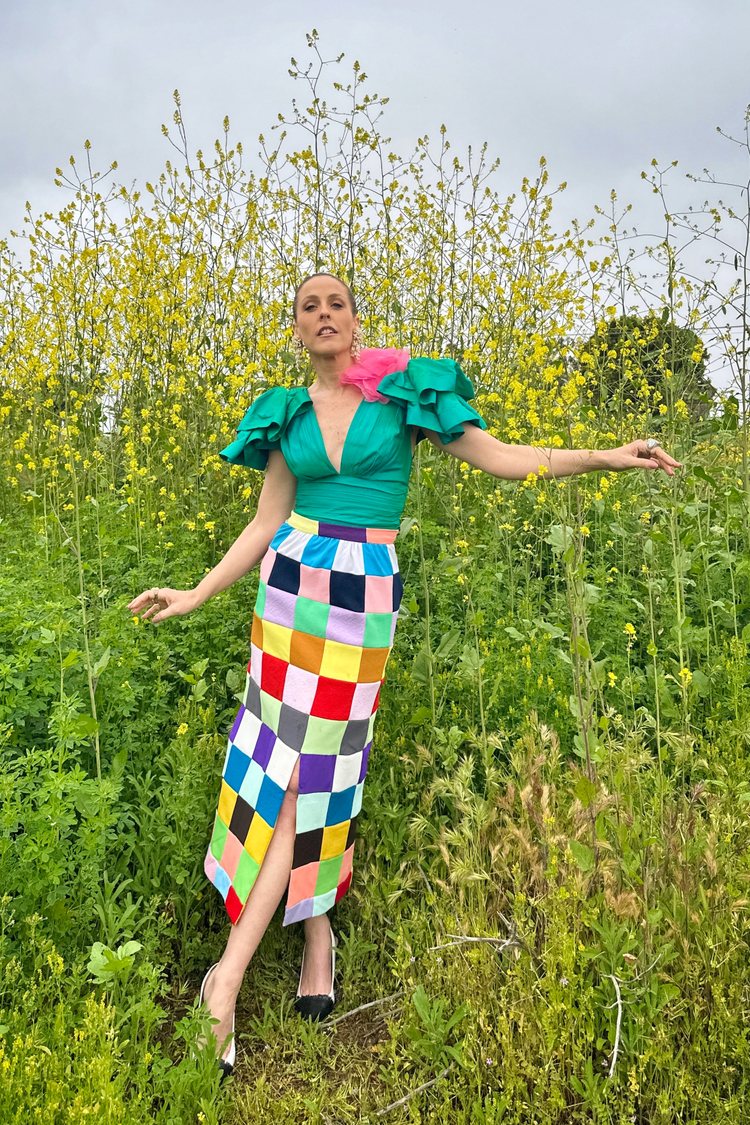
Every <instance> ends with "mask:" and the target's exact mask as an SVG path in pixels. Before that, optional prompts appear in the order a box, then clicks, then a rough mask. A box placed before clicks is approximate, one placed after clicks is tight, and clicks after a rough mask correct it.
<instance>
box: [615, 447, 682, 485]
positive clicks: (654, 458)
mask: <svg viewBox="0 0 750 1125" xmlns="http://www.w3.org/2000/svg"><path fill="white" fill-rule="evenodd" d="M606 458H607V469H608V470H610V471H613V472H616V473H619V472H623V471H624V470H625V469H663V470H664V472H665V473H666V474H667V476H670V477H673V476H674V471H675V469H681V468H682V462H681V461H675V459H674V457H670V456H669V454H668V453H667V452H666V451H665V450H664V449H662V448H661V446H660V445H657V446H655V447H654V448H653V449H649V448H648V447H647V445H646V441H645V439H644V438H639V439H638V440H637V441H631V442H629V443H628V444H627V445H620V446H618V447H617V449H608V450H607V451H606Z"/></svg>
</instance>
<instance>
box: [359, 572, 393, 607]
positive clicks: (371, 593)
mask: <svg viewBox="0 0 750 1125" xmlns="http://www.w3.org/2000/svg"><path fill="white" fill-rule="evenodd" d="M365 612H366V613H392V612H393V578H392V577H391V575H389V574H388V575H385V576H382V575H380V574H368V575H367V579H366V586H365Z"/></svg>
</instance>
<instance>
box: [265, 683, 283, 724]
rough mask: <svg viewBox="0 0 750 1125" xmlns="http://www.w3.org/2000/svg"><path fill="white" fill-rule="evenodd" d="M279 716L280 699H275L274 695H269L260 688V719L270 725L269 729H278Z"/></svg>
mask: <svg viewBox="0 0 750 1125" xmlns="http://www.w3.org/2000/svg"><path fill="white" fill-rule="evenodd" d="M280 716H281V700H280V699H277V698H276V697H275V696H274V695H269V694H268V692H267V691H263V690H262V689H261V693H260V717H261V720H262V721H263V722H264V723H265V724H266V726H267V727H270V728H271V730H278V729H279V718H280Z"/></svg>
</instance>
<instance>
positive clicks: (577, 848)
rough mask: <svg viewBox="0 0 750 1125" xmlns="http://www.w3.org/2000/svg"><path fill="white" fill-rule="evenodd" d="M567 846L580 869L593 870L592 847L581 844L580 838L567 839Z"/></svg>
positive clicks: (584, 870)
mask: <svg viewBox="0 0 750 1125" xmlns="http://www.w3.org/2000/svg"><path fill="white" fill-rule="evenodd" d="M568 847H569V848H570V852H571V855H572V856H573V859H574V860H575V861H576V864H577V865H578V868H579V869H580V870H581V871H583V872H589V871H593V870H594V858H595V857H594V849H593V848H590V847H589V846H588V844H582V843H581V841H580V840H568Z"/></svg>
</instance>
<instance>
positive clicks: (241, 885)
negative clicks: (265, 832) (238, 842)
mask: <svg viewBox="0 0 750 1125" xmlns="http://www.w3.org/2000/svg"><path fill="white" fill-rule="evenodd" d="M259 871H260V864H258V863H256V862H255V860H254V859H253V857H252V856H250V855H248V854H247V852H246V851H245V849H244V848H243V849H242V853H241V855H240V861H239V863H238V864H237V871H236V872H235V876H234V879H233V880H232V886H233V887H234V889H235V891H236V892H237V894H238V895H239V897H240V898H241V899H242V900H243V901H244V900H245V899H246V898H247V896H248V895H249V894H250V888H251V887H252V885H253V883H254V882H255V876H256V875H257V874H258V872H259Z"/></svg>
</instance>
